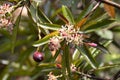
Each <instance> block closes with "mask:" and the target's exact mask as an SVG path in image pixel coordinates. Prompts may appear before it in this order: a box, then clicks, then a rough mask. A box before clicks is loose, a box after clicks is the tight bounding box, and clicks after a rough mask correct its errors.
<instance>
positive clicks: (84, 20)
mask: <svg viewBox="0 0 120 80" xmlns="http://www.w3.org/2000/svg"><path fill="white" fill-rule="evenodd" d="M87 19H88V17H85V18H83V19H82V20H81V21H79V22H78V23H77V24H76V25H75V27H76V29H79V28H80V27H81V26H82V25H83V24H85V22H86V21H87Z"/></svg>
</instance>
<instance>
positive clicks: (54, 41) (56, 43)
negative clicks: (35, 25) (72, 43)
mask: <svg viewBox="0 0 120 80" xmlns="http://www.w3.org/2000/svg"><path fill="white" fill-rule="evenodd" d="M60 47H61V45H60V40H59V39H58V37H52V38H51V39H50V42H49V49H50V50H51V51H53V50H58V49H59V48H60Z"/></svg>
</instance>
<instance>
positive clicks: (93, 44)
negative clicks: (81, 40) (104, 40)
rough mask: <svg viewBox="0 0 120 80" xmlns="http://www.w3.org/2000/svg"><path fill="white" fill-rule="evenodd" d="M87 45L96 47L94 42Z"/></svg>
mask: <svg viewBox="0 0 120 80" xmlns="http://www.w3.org/2000/svg"><path fill="white" fill-rule="evenodd" d="M87 44H88V45H89V46H92V47H96V46H97V44H96V43H87Z"/></svg>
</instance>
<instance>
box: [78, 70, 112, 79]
mask: <svg viewBox="0 0 120 80" xmlns="http://www.w3.org/2000/svg"><path fill="white" fill-rule="evenodd" d="M76 73H77V74H80V75H82V76H85V77H87V78H90V79H94V80H111V79H106V78H99V77H96V76H92V75H89V74H85V73H82V72H78V71H76Z"/></svg>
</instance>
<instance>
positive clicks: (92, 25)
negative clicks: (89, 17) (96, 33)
mask: <svg viewBox="0 0 120 80" xmlns="http://www.w3.org/2000/svg"><path fill="white" fill-rule="evenodd" d="M114 21H115V20H108V19H103V20H100V21H97V22H96V21H95V22H91V23H90V24H87V25H86V26H84V28H85V29H84V30H95V29H101V28H105V27H106V26H108V25H109V24H111V23H112V22H114Z"/></svg>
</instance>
